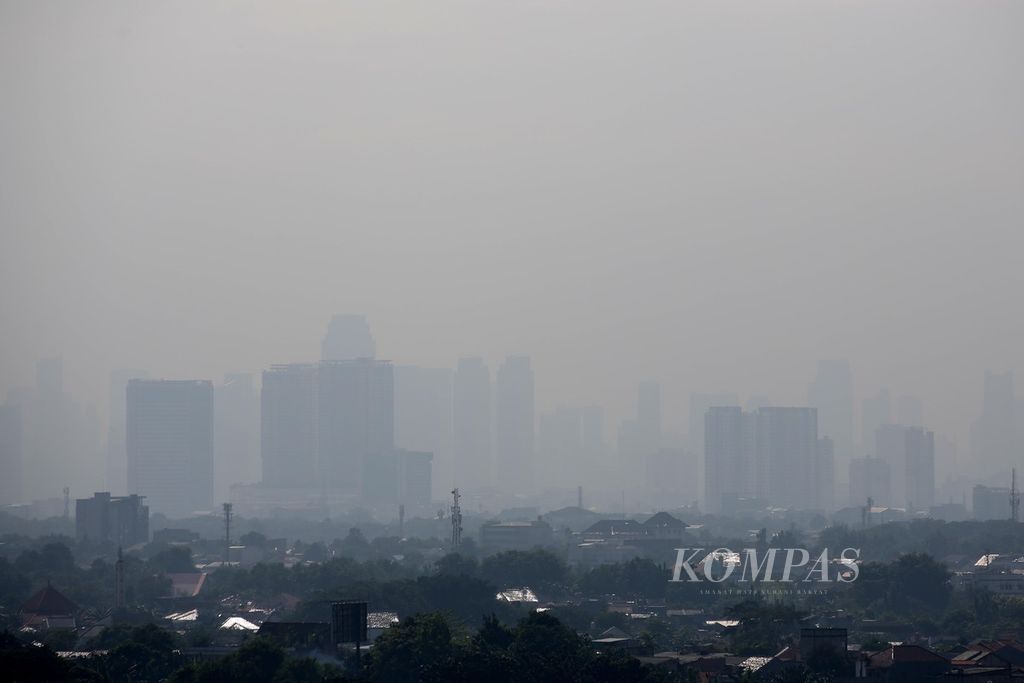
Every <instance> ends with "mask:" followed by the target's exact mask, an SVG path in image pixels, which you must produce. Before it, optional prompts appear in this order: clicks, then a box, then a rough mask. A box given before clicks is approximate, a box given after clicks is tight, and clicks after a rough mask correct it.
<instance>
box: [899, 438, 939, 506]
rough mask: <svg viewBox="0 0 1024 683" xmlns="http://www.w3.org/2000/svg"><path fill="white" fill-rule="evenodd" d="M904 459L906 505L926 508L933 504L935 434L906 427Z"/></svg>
mask: <svg viewBox="0 0 1024 683" xmlns="http://www.w3.org/2000/svg"><path fill="white" fill-rule="evenodd" d="M906 461H907V471H906V482H907V484H906V486H907V490H906V498H907V507H908V508H909V509H911V510H928V509H929V508H931V507H932V506H933V505H934V504H935V435H934V434H933V433H932V432H926V431H924V430H923V429H922V428H920V427H908V428H907V456H906Z"/></svg>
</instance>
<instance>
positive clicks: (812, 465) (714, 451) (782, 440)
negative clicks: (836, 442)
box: [704, 406, 835, 512]
mask: <svg viewBox="0 0 1024 683" xmlns="http://www.w3.org/2000/svg"><path fill="white" fill-rule="evenodd" d="M704 461H705V462H704V472H705V477H704V484H705V491H704V500H705V505H706V506H707V508H708V510H710V511H722V512H728V511H729V507H730V506H731V505H732V504H733V503H734V502H736V501H738V500H741V499H759V500H763V501H767V502H768V503H770V504H772V505H776V506H780V507H791V508H797V509H808V510H812V509H813V510H830V509H832V508H833V506H834V487H835V463H834V457H833V452H832V442H831V440H829V439H819V438H818V428H817V413H816V411H815V409H814V408H785V407H773V406H766V407H763V408H760V409H758V410H757V411H756V412H754V413H747V412H744V411H743V410H741V409H740V408H739V407H737V406H714V407H712V408H710V409H709V410H708V411H707V414H706V416H705V428H704Z"/></svg>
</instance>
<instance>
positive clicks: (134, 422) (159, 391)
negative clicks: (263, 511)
mask: <svg viewBox="0 0 1024 683" xmlns="http://www.w3.org/2000/svg"><path fill="white" fill-rule="evenodd" d="M127 453H128V490H129V491H130V492H131V493H135V494H138V495H142V496H145V497H146V499H147V502H148V503H149V507H150V508H151V509H152V510H153V512H160V513H163V514H165V515H167V516H169V517H180V516H185V515H189V514H191V513H192V512H195V511H200V510H204V511H205V510H210V509H212V507H213V383H212V382H210V381H208V380H145V379H133V380H130V381H129V382H128V389H127Z"/></svg>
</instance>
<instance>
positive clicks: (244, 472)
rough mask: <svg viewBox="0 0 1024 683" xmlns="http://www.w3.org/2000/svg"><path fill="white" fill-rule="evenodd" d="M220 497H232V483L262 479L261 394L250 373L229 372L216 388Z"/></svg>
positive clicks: (216, 474) (216, 486)
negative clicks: (229, 494) (230, 493)
mask: <svg viewBox="0 0 1024 683" xmlns="http://www.w3.org/2000/svg"><path fill="white" fill-rule="evenodd" d="M213 403H214V411H213V416H214V431H213V447H214V452H215V453H216V454H217V458H216V460H215V462H214V471H213V487H214V496H215V498H216V500H228V491H229V489H230V487H231V485H232V484H252V483H255V482H258V481H259V480H260V474H261V467H260V397H259V393H258V392H257V391H256V387H255V386H254V384H253V377H252V375H251V374H250V373H247V372H246V373H228V374H226V375H224V383H223V384H220V385H218V386H216V387H214V389H213Z"/></svg>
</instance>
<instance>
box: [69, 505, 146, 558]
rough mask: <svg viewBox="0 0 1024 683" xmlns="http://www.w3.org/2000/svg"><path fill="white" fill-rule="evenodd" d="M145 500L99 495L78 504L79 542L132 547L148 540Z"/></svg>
mask: <svg viewBox="0 0 1024 683" xmlns="http://www.w3.org/2000/svg"><path fill="white" fill-rule="evenodd" d="M142 501H143V499H142V497H141V496H136V495H131V496H111V495H110V494H109V493H107V492H101V493H96V494H95V495H93V497H92V498H79V499H78V500H77V501H76V502H75V537H76V538H77V539H78V540H79V541H84V540H89V541H93V542H99V543H103V542H108V541H109V542H111V543H113V544H114V545H118V546H125V547H127V546H132V545H136V544H138V543H146V542H148V541H149V508H148V507H147V506H145V505H143V504H142Z"/></svg>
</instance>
